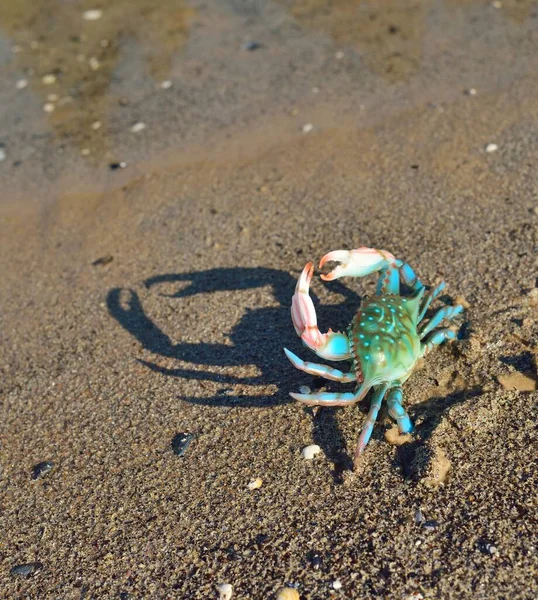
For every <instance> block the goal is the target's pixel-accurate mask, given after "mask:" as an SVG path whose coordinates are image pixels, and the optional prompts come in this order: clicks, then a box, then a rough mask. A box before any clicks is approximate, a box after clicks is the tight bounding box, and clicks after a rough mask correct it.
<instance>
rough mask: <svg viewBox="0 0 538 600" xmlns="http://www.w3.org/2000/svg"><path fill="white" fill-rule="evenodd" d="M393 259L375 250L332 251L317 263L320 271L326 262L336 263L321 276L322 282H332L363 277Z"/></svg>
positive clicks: (388, 253) (382, 251)
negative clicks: (339, 279)
mask: <svg viewBox="0 0 538 600" xmlns="http://www.w3.org/2000/svg"><path fill="white" fill-rule="evenodd" d="M395 260H396V259H395V257H394V256H393V255H392V254H391V253H390V252H387V251H386V250H376V249H375V248H366V247H362V248H356V249H355V250H334V251H333V252H329V253H328V254H326V255H325V256H324V257H323V258H322V259H321V261H320V263H319V268H320V269H321V268H322V267H323V265H324V264H325V263H326V262H329V261H336V262H339V263H341V264H339V265H337V266H336V267H335V268H334V269H333V270H332V271H331V272H330V273H327V275H321V278H322V279H323V280H324V281H332V280H333V279H338V278H340V277H346V276H348V277H364V276H365V275H369V274H370V273H374V272H375V271H379V270H380V269H382V268H383V267H384V266H387V265H388V264H390V263H391V262H394V261H395Z"/></svg>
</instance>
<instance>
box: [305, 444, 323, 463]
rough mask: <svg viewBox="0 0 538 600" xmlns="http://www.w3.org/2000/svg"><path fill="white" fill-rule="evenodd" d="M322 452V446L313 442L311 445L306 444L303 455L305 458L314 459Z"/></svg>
mask: <svg viewBox="0 0 538 600" xmlns="http://www.w3.org/2000/svg"><path fill="white" fill-rule="evenodd" d="M320 452H321V448H320V447H319V446H318V445H317V444H311V445H310V446H306V447H305V448H303V450H302V452H301V456H302V457H303V458H304V459H305V460H312V459H313V458H314V456H316V454H319V453H320Z"/></svg>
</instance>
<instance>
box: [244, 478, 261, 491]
mask: <svg viewBox="0 0 538 600" xmlns="http://www.w3.org/2000/svg"><path fill="white" fill-rule="evenodd" d="M262 484H263V480H262V479H260V478H259V477H257V478H256V479H253V480H252V481H251V482H250V483H249V484H248V485H247V487H248V489H249V490H257V489H258V488H261V487H262Z"/></svg>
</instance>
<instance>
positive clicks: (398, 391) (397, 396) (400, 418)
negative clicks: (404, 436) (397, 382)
mask: <svg viewBox="0 0 538 600" xmlns="http://www.w3.org/2000/svg"><path fill="white" fill-rule="evenodd" d="M402 400H403V391H402V388H401V387H400V386H398V387H396V388H393V389H392V390H390V392H389V393H388V394H387V407H388V409H389V415H390V416H391V417H392V418H393V419H394V420H395V421H396V423H397V424H398V430H399V431H400V433H411V432H412V431H413V423H412V422H411V419H410V418H409V415H408V414H407V411H406V410H405V408H404V407H403V406H402Z"/></svg>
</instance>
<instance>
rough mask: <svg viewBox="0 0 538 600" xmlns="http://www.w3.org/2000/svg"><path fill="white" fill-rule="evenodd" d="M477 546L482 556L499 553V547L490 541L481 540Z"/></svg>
mask: <svg viewBox="0 0 538 600" xmlns="http://www.w3.org/2000/svg"><path fill="white" fill-rule="evenodd" d="M476 544H477V546H478V549H479V550H480V552H482V554H489V555H492V554H496V553H497V547H496V546H495V545H494V544H492V543H491V542H490V541H488V540H484V539H480V540H478V542H477V543H476Z"/></svg>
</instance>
